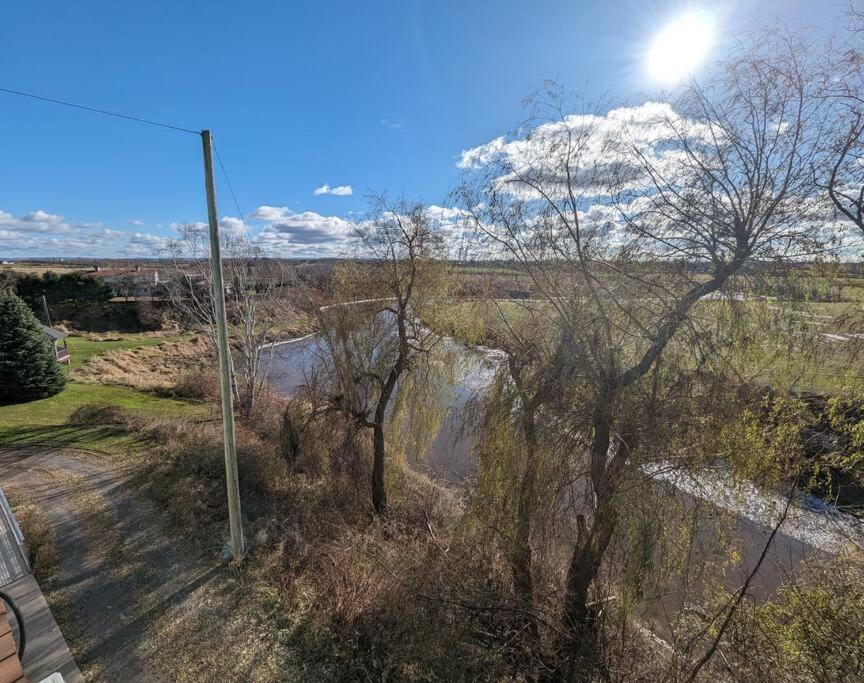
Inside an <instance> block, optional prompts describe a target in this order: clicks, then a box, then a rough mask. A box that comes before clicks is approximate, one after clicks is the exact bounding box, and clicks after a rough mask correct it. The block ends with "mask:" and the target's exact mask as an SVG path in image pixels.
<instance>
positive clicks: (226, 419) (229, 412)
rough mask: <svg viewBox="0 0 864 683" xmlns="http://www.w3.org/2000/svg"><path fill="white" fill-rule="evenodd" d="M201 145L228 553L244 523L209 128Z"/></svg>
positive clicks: (239, 549) (237, 548)
mask: <svg viewBox="0 0 864 683" xmlns="http://www.w3.org/2000/svg"><path fill="white" fill-rule="evenodd" d="M201 141H202V143H203V145H204V184H205V186H206V188H207V220H208V222H209V223H210V273H211V276H210V279H211V280H212V281H213V304H214V308H215V313H216V341H217V346H218V348H219V386H220V389H221V393H222V426H223V428H224V431H225V480H226V483H227V484H228V520H229V522H230V525H231V552H232V553H233V554H234V557H235V558H236V557H240V556H241V555H242V554H243V550H244V548H243V522H242V520H241V518H240V486H239V483H238V481H237V442H236V440H235V437H234V399H233V395H232V392H231V381H232V377H231V375H232V372H231V350H230V348H229V347H228V323H227V320H226V316H225V288H224V285H223V284H222V256H221V255H220V253H219V252H220V249H219V216H218V214H217V213H216V188H215V186H214V184H213V144H212V142H211V140H210V131H209V130H202V131H201Z"/></svg>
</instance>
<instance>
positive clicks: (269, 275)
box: [161, 225, 292, 416]
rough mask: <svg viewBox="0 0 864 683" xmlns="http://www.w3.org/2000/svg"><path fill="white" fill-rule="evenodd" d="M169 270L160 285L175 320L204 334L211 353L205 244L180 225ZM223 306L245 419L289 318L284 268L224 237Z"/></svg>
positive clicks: (242, 241)
mask: <svg viewBox="0 0 864 683" xmlns="http://www.w3.org/2000/svg"><path fill="white" fill-rule="evenodd" d="M167 253H168V256H169V257H170V259H171V264H172V271H171V272H170V273H169V274H168V276H167V278H166V281H165V282H163V283H162V286H161V287H162V291H164V292H165V294H166V295H167V297H168V299H169V300H170V302H171V310H172V311H173V313H174V315H175V317H176V318H177V321H178V322H179V323H180V325H181V326H182V327H184V328H185V329H189V330H193V331H195V332H197V333H199V334H202V335H204V336H205V337H206V338H207V339H208V340H209V341H210V343H211V345H212V348H213V349H214V354H215V349H216V326H215V313H214V309H213V297H212V282H211V278H210V261H209V243H208V241H207V237H206V235H205V234H204V233H203V232H202V231H200V230H199V229H197V228H196V227H194V226H189V225H185V226H183V227H182V228H181V229H180V234H179V236H178V238H177V239H174V240H172V241H171V242H170V244H169V246H168V248H167ZM222 254H223V268H224V281H225V306H226V312H227V315H228V322H229V338H230V339H229V341H230V345H231V349H232V351H233V356H234V361H233V365H234V368H233V377H234V382H233V388H234V392H235V396H236V399H237V402H238V406H239V409H240V411H241V413H242V414H243V415H245V416H249V415H250V414H251V413H252V410H253V408H254V407H255V404H256V402H257V400H258V398H259V397H260V395H261V393H262V392H263V391H264V389H265V387H266V385H267V382H268V372H267V371H268V369H269V366H270V360H271V349H272V346H271V345H272V343H273V342H274V341H276V340H278V338H279V337H280V335H281V333H282V332H283V326H284V325H285V323H286V321H289V320H291V319H292V316H291V311H292V305H291V302H290V300H288V299H287V298H286V295H285V291H286V290H287V285H288V284H289V283H290V280H291V274H290V272H289V271H288V269H287V268H285V266H284V264H283V263H280V262H279V261H277V260H274V259H270V258H266V257H265V255H264V254H263V252H262V250H261V248H260V247H259V246H257V245H256V244H254V243H253V242H252V241H251V240H250V239H248V238H247V237H233V236H231V237H224V238H223V245H222Z"/></svg>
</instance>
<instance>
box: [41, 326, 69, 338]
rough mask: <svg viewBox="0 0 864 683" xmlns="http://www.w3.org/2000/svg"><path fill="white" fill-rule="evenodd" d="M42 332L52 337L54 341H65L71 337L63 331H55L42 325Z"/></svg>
mask: <svg viewBox="0 0 864 683" xmlns="http://www.w3.org/2000/svg"><path fill="white" fill-rule="evenodd" d="M42 331H43V332H44V333H45V335H46V336H48V337H50V338H51V339H53V340H54V341H59V340H60V339H64V338H65V337H68V336H69V333H68V332H63V331H62V330H55V329H54V328H53V327H48V326H47V325H42Z"/></svg>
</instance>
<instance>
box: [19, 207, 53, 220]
mask: <svg viewBox="0 0 864 683" xmlns="http://www.w3.org/2000/svg"><path fill="white" fill-rule="evenodd" d="M21 220H22V221H24V222H26V223H62V222H63V216H57V215H55V214H53V213H47V212H45V211H43V210H42V209H36V211H31V212H30V213H25V214H24V215H23V216H22V217H21Z"/></svg>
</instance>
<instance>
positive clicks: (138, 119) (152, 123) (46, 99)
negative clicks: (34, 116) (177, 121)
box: [0, 88, 201, 135]
mask: <svg viewBox="0 0 864 683" xmlns="http://www.w3.org/2000/svg"><path fill="white" fill-rule="evenodd" d="M0 92H4V93H6V94H8V95H18V96H19V97H29V98H30V99H34V100H41V101H43V102H52V103H54V104H61V105H63V106H64V107H72V108H74V109H83V110H84V111H91V112H95V113H97V114H104V115H105V116H115V117H117V118H118V119H127V120H129V121H136V122H138V123H144V124H147V125H148V126H158V127H159V128H168V129H170V130H176V131H179V132H181V133H192V134H194V135H201V131H197V130H192V129H191V128H183V127H182V126H175V125H172V124H170V123H161V122H159V121H151V120H150V119H145V118H142V117H140V116H130V115H129V114H119V113H117V112H115V111H108V110H107V109H99V108H98V107H90V106H88V105H86V104H76V103H75V102H67V101H65V100H58V99H54V98H53V97H44V96H42V95H34V94H33V93H29V92H23V91H21V90H12V89H11V88H0Z"/></svg>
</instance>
